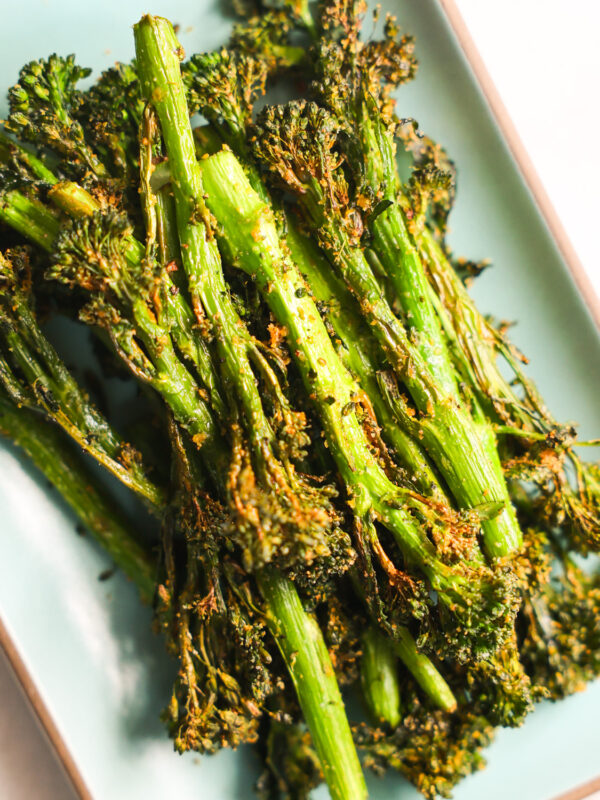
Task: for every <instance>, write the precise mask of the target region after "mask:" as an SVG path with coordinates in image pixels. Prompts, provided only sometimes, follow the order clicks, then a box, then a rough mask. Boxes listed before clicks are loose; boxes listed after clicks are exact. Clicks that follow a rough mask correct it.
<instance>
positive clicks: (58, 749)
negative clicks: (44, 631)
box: [0, 617, 93, 800]
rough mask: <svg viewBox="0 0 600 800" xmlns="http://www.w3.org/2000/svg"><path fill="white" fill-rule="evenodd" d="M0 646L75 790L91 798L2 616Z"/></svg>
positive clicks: (82, 795)
mask: <svg viewBox="0 0 600 800" xmlns="http://www.w3.org/2000/svg"><path fill="white" fill-rule="evenodd" d="M0 648H2V650H3V651H4V654H5V655H6V658H7V660H8V663H9V664H10V667H11V669H12V671H13V673H14V675H15V677H16V679H17V681H18V683H19V685H20V687H21V689H22V691H23V694H24V695H25V698H26V700H27V702H28V703H29V706H30V708H31V710H32V711H33V714H34V717H35V719H36V722H37V723H38V726H39V728H40V729H41V731H42V733H43V734H44V735H45V736H46V738H47V739H48V741H49V743H50V745H51V746H52V748H53V750H54V752H55V754H56V756H57V758H58V760H59V762H60V764H61V766H62V768H63V769H64V771H65V773H66V776H67V778H68V780H69V781H70V783H71V785H72V787H73V789H74V791H75V793H76V794H77V795H78V796H79V797H80V798H81V800H93V797H92V794H91V792H90V790H89V789H88V787H87V786H86V784H85V781H84V779H83V776H82V775H81V773H80V771H79V769H78V767H77V765H76V763H75V760H74V758H73V756H72V755H71V753H70V752H69V749H68V747H67V745H66V743H65V741H64V739H63V737H62V735H61V733H60V731H59V730H58V728H57V726H56V724H55V723H54V721H53V719H52V716H51V714H50V712H49V710H48V708H47V707H46V704H45V703H44V701H43V700H42V696H41V694H40V692H39V691H38V689H37V688H36V685H35V682H34V680H33V678H32V677H31V675H30V673H29V670H28V669H27V667H26V666H25V662H24V661H23V659H22V658H21V655H20V653H19V651H18V649H17V646H16V645H15V643H14V641H13V640H12V639H11V637H10V634H9V632H8V629H7V628H6V625H5V624H4V621H3V619H2V617H0Z"/></svg>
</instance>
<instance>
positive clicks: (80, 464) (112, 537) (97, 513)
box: [0, 388, 155, 603]
mask: <svg viewBox="0 0 600 800" xmlns="http://www.w3.org/2000/svg"><path fill="white" fill-rule="evenodd" d="M0 433H1V434H2V435H3V436H6V437H7V438H8V439H10V441H12V442H14V444H16V445H17V447H19V448H21V449H22V450H23V451H24V452H25V453H26V454H27V455H28V456H29V458H30V459H31V460H32V461H33V463H34V464H35V466H36V467H37V468H38V469H39V470H40V471H41V472H42V473H43V474H44V475H45V476H46V478H47V479H48V480H49V481H50V483H51V484H52V485H53V486H55V487H56V489H57V490H58V491H59V492H60V494H61V495H62V497H63V498H64V500H65V501H66V502H67V503H68V505H69V506H71V508H72V509H73V511H74V512H75V514H76V516H77V517H78V519H79V520H80V521H81V523H82V524H83V525H84V526H85V528H86V529H87V530H89V531H90V533H91V534H92V536H93V537H94V539H96V541H97V542H98V543H99V544H100V545H101V546H102V547H103V548H104V549H105V550H106V552H107V553H108V555H109V556H110V557H111V558H112V559H113V561H114V562H115V564H116V565H117V566H118V567H119V569H121V570H123V572H124V573H125V575H127V577H128V578H130V579H131V580H132V581H133V582H134V583H135V585H136V587H137V588H138V589H139V591H140V594H141V596H142V599H143V600H144V601H145V602H147V603H150V602H151V601H152V597H153V595H154V572H155V565H154V563H153V560H152V558H151V557H150V555H149V554H148V552H147V551H146V550H145V549H144V548H143V547H142V546H141V545H140V543H139V542H138V540H137V539H136V537H135V536H134V534H133V533H132V531H131V529H130V525H129V524H128V523H127V522H126V521H125V519H124V518H123V516H122V515H121V514H120V513H119V511H118V509H117V508H116V507H115V503H114V500H112V499H109V498H108V497H107V496H106V493H105V492H104V490H103V489H102V487H100V486H99V485H98V481H97V479H96V477H95V476H94V474H93V473H92V472H91V471H90V469H89V468H88V466H87V464H86V463H85V462H84V461H83V460H82V459H81V458H80V457H78V455H77V453H76V452H74V451H73V449H72V448H71V447H69V444H68V441H67V440H66V439H65V437H64V435H63V434H62V433H61V431H60V430H59V428H58V427H56V426H55V425H53V424H52V423H51V422H49V421H48V420H45V419H44V418H43V417H42V416H41V415H40V414H37V413H35V412H33V411H31V410H29V409H27V408H23V407H18V406H17V404H16V403H15V401H14V400H13V399H12V398H10V397H9V395H8V394H6V393H5V392H4V390H3V389H2V388H0Z"/></svg>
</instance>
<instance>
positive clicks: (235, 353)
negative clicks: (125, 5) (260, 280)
mask: <svg viewBox="0 0 600 800" xmlns="http://www.w3.org/2000/svg"><path fill="white" fill-rule="evenodd" d="M134 30H135V41H136V53H137V64H138V72H139V77H140V84H141V87H142V92H143V94H144V95H145V96H146V98H147V99H148V101H149V102H150V103H151V104H152V106H153V108H154V110H155V112H156V114H157V116H158V118H159V121H160V125H161V133H162V137H163V141H164V144H165V149H166V152H167V156H168V161H169V169H170V174H171V188H172V191H173V194H174V198H175V207H176V214H177V229H178V234H179V241H180V245H181V260H182V262H183V266H184V269H185V272H186V276H187V280H188V287H189V291H190V294H191V296H192V304H193V307H194V312H195V314H196V317H197V319H198V322H199V323H203V322H206V321H208V323H209V325H210V329H211V333H212V335H213V337H214V339H215V347H216V350H217V353H218V355H219V361H220V365H221V370H222V373H223V382H224V384H225V385H228V386H231V387H232V391H231V395H232V396H235V402H236V404H239V406H240V407H241V410H242V412H243V417H244V421H245V424H246V428H247V433H248V436H249V438H250V442H251V447H252V452H253V456H254V460H255V464H256V466H257V467H258V472H259V476H260V479H261V481H262V483H263V484H264V486H265V488H266V489H267V490H268V491H271V490H272V487H274V486H275V485H277V484H278V485H279V487H278V488H279V491H280V493H281V495H282V496H285V497H287V502H289V503H291V504H292V505H293V504H294V502H295V501H294V499H293V495H294V491H293V489H292V488H291V485H289V484H290V483H292V482H293V479H292V478H291V475H290V471H289V467H288V466H287V465H285V464H283V463H280V462H279V460H278V459H277V457H276V452H277V442H276V437H275V434H274V431H273V429H272V427H271V425H270V423H269V421H268V419H267V417H266V414H265V411H264V408H263V404H262V398H261V396H260V392H259V388H258V384H257V380H256V376H255V374H254V370H253V368H252V364H251V360H250V354H251V353H252V352H255V349H256V348H255V345H254V343H253V341H252V338H251V336H250V334H249V332H248V330H247V328H246V326H245V324H244V323H243V321H242V320H241V319H240V317H239V315H238V313H237V311H236V309H235V306H234V304H233V302H232V299H231V296H230V292H229V288H228V286H227V284H226V282H225V278H224V275H223V270H222V265H221V258H220V254H219V250H218V247H217V243H216V240H215V238H214V236H213V232H212V222H211V220H210V214H209V212H208V210H207V208H206V205H205V201H204V188H203V186H202V178H201V173H200V171H199V169H198V166H197V161H196V155H195V146H194V138H193V134H192V128H191V124H190V120H189V114H188V107H187V102H186V98H185V90H184V86H183V81H182V78H181V69H180V63H179V54H180V46H179V43H178V42H177V39H176V37H175V34H174V32H173V29H172V26H171V24H170V23H169V22H168V21H167V20H164V19H161V18H159V17H150V16H147V17H144V18H143V19H142V20H141V21H140V22H139V23H138V24H137V25H136V26H135V29H134Z"/></svg>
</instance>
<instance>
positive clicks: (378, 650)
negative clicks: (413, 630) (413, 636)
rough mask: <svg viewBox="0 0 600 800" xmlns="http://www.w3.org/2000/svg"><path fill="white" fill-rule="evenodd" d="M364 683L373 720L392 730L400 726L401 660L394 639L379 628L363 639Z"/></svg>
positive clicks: (362, 673)
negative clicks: (384, 634) (394, 645)
mask: <svg viewBox="0 0 600 800" xmlns="http://www.w3.org/2000/svg"><path fill="white" fill-rule="evenodd" d="M362 650H363V653H362V659H361V662H360V682H361V686H362V691H363V695H364V698H365V701H366V703H367V706H368V707H369V710H370V712H371V714H372V715H373V719H374V720H375V722H377V723H381V722H384V723H386V724H387V725H389V726H390V727H391V728H396V727H397V726H398V725H399V724H400V719H401V716H400V686H399V683H398V659H397V657H396V655H395V653H394V649H393V644H392V642H391V641H390V639H388V638H386V637H385V636H383V635H382V634H381V633H379V631H377V630H376V629H375V628H368V629H367V631H366V632H365V633H364V634H363V637H362Z"/></svg>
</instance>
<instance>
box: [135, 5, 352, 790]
mask: <svg viewBox="0 0 600 800" xmlns="http://www.w3.org/2000/svg"><path fill="white" fill-rule="evenodd" d="M135 38H136V52H137V58H138V68H139V71H140V78H141V83H142V86H143V88H144V92H145V93H146V94H147V95H148V97H149V99H150V101H151V102H152V104H153V105H154V108H155V110H156V112H157V114H158V117H159V119H160V121H161V127H162V134H163V137H164V140H165V144H166V150H167V155H168V157H169V165H170V169H171V176H172V184H173V189H174V195H175V203H176V209H177V221H178V232H179V238H180V242H181V246H182V261H183V264H184V268H185V270H186V273H187V276H188V281H189V284H190V290H191V294H192V297H193V300H194V302H195V304H196V311H197V313H198V314H201V315H202V316H203V314H204V313H206V314H207V315H208V316H209V319H210V321H211V323H212V325H213V327H214V332H215V335H216V336H217V339H218V341H217V345H218V348H219V349H220V352H221V355H222V357H223V359H224V361H225V362H226V363H225V364H224V376H223V377H224V379H225V380H226V381H227V382H228V383H230V384H231V385H232V386H233V387H235V394H236V399H237V401H238V402H239V403H240V404H241V405H242V407H244V406H245V408H244V412H245V416H246V423H247V424H248V426H249V428H250V430H249V434H250V436H251V437H252V438H253V439H254V441H253V450H254V453H253V455H254V456H256V454H257V453H258V454H260V459H259V461H258V464H259V465H260V461H261V460H262V461H263V464H264V466H265V467H266V470H265V472H266V474H265V477H266V476H267V475H269V474H270V476H271V477H270V478H268V481H269V482H270V481H273V483H271V486H278V491H279V492H281V493H282V494H283V495H284V498H285V496H286V495H287V499H288V500H290V501H293V502H292V508H294V506H295V507H296V520H295V522H296V524H298V512H300V513H301V509H300V508H299V507H298V503H299V500H298V495H297V492H298V490H299V489H300V490H301V489H302V487H300V486H299V485H298V486H297V488H296V487H294V483H297V482H296V481H294V482H293V483H292V485H290V484H289V483H288V480H290V479H292V480H293V476H292V473H291V470H290V469H289V468H288V470H287V475H286V473H285V472H284V470H283V468H282V465H280V464H279V465H278V464H277V462H276V457H275V453H274V452H273V450H272V448H273V444H274V436H273V432H272V430H271V428H270V426H269V424H268V421H267V420H266V417H265V415H264V412H263V410H262V404H261V401H260V397H259V396H258V390H257V385H256V380H255V378H254V375H253V373H252V370H251V368H250V364H249V361H248V350H249V342H248V339H247V338H246V339H245V337H244V331H245V328H244V327H243V325H242V323H241V321H240V320H239V318H238V317H237V314H236V312H235V309H234V308H233V305H232V304H231V300H230V298H229V294H228V291H227V288H226V286H225V283H224V280H223V275H222V271H221V264H220V257H219V254H218V251H217V250H216V244H215V243H214V242H213V241H212V240H211V232H210V228H207V226H206V222H205V221H206V217H207V212H206V209H205V208H204V203H203V190H202V185H201V182H200V175H199V172H198V170H197V166H196V159H195V153H194V145H193V138H192V133H191V127H190V124H189V119H188V115H187V106H186V104H185V96H184V94H183V84H182V81H181V74H180V69H179V61H178V57H177V56H178V52H179V45H178V43H177V40H176V38H175V34H174V32H173V29H172V26H171V24H170V23H169V22H168V21H167V20H163V19H159V18H153V17H144V18H143V19H142V20H141V21H140V22H139V23H138V24H137V25H136V27H135ZM246 335H247V334H246ZM241 466H242V465H240V468H241ZM232 478H233V480H235V479H236V478H235V473H234V474H233V475H232ZM230 481H231V479H230ZM263 481H264V478H263ZM288 486H289V488H287V487H288ZM267 487H268V483H267V484H265V489H267ZM294 492H296V494H294ZM255 502H256V500H254V501H253V503H255ZM284 502H285V499H284ZM249 510H251V509H250V507H248V511H249ZM273 510H276V507H275V508H274V509H273ZM314 511H316V508H315V509H314ZM314 511H313V514H312V516H313V521H312V527H314V524H315V522H317V524H320V523H319V521H318V520H316V518H315V516H314ZM260 512H261V509H260V506H258V507H255V508H254V513H255V514H256V513H258V514H259V519H258V524H257V532H258V534H259V535H260V531H261V525H262V521H261V519H260ZM244 513H248V512H244ZM325 522H326V521H325ZM290 523H291V524H292V525H293V526H294V527H295V525H294V520H293V519H292V518H290V519H289V521H288V523H287V524H288V525H289V524H290ZM307 526H311V520H310V519H309V518H308V517H304V519H303V520H301V524H300V525H299V531H298V532H299V533H300V534H301V533H302V527H307ZM257 580H258V582H259V587H260V590H261V593H262V594H263V597H264V598H265V601H266V603H267V609H268V610H267V622H268V624H269V626H270V628H271V630H272V632H273V635H274V636H275V639H276V641H277V643H278V646H279V648H280V650H281V652H282V655H283V657H284V660H285V661H286V664H287V666H288V669H289V671H290V675H291V677H292V679H293V681H294V685H295V688H296V692H297V695H298V699H299V701H300V705H301V707H302V710H303V713H304V715H305V718H306V721H307V724H308V726H309V729H310V731H311V735H312V737H313V740H314V742H315V747H316V749H317V752H318V753H319V756H320V759H321V764H322V767H323V771H324V774H325V776H326V780H327V781H328V785H329V788H330V791H331V794H332V796H333V797H335V798H339V800H342V798H347V799H348V800H350V798H357V800H358V799H359V798H362V797H364V796H366V788H365V785H364V778H363V776H362V772H361V769H360V764H359V762H358V758H357V756H356V751H355V748H354V743H353V742H352V736H351V733H350V728H349V725H348V721H347V719H346V715H345V711H344V706H343V702H342V700H341V696H340V694H339V689H338V686H337V681H336V678H335V673H334V671H333V667H332V665H331V661H330V658H329V654H328V652H327V649H326V647H325V645H324V642H323V639H322V635H321V633H320V630H319V628H318V626H317V625H316V622H314V621H311V618H310V617H309V616H308V615H307V614H306V612H305V611H304V609H303V608H302V604H301V602H300V599H299V597H298V595H297V593H296V590H295V588H294V586H293V584H292V583H291V582H290V581H289V580H288V579H287V578H284V577H283V576H282V575H281V573H279V572H278V571H277V570H273V569H272V568H265V569H262V570H259V571H258V573H257ZM324 709H327V711H325V712H324Z"/></svg>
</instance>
